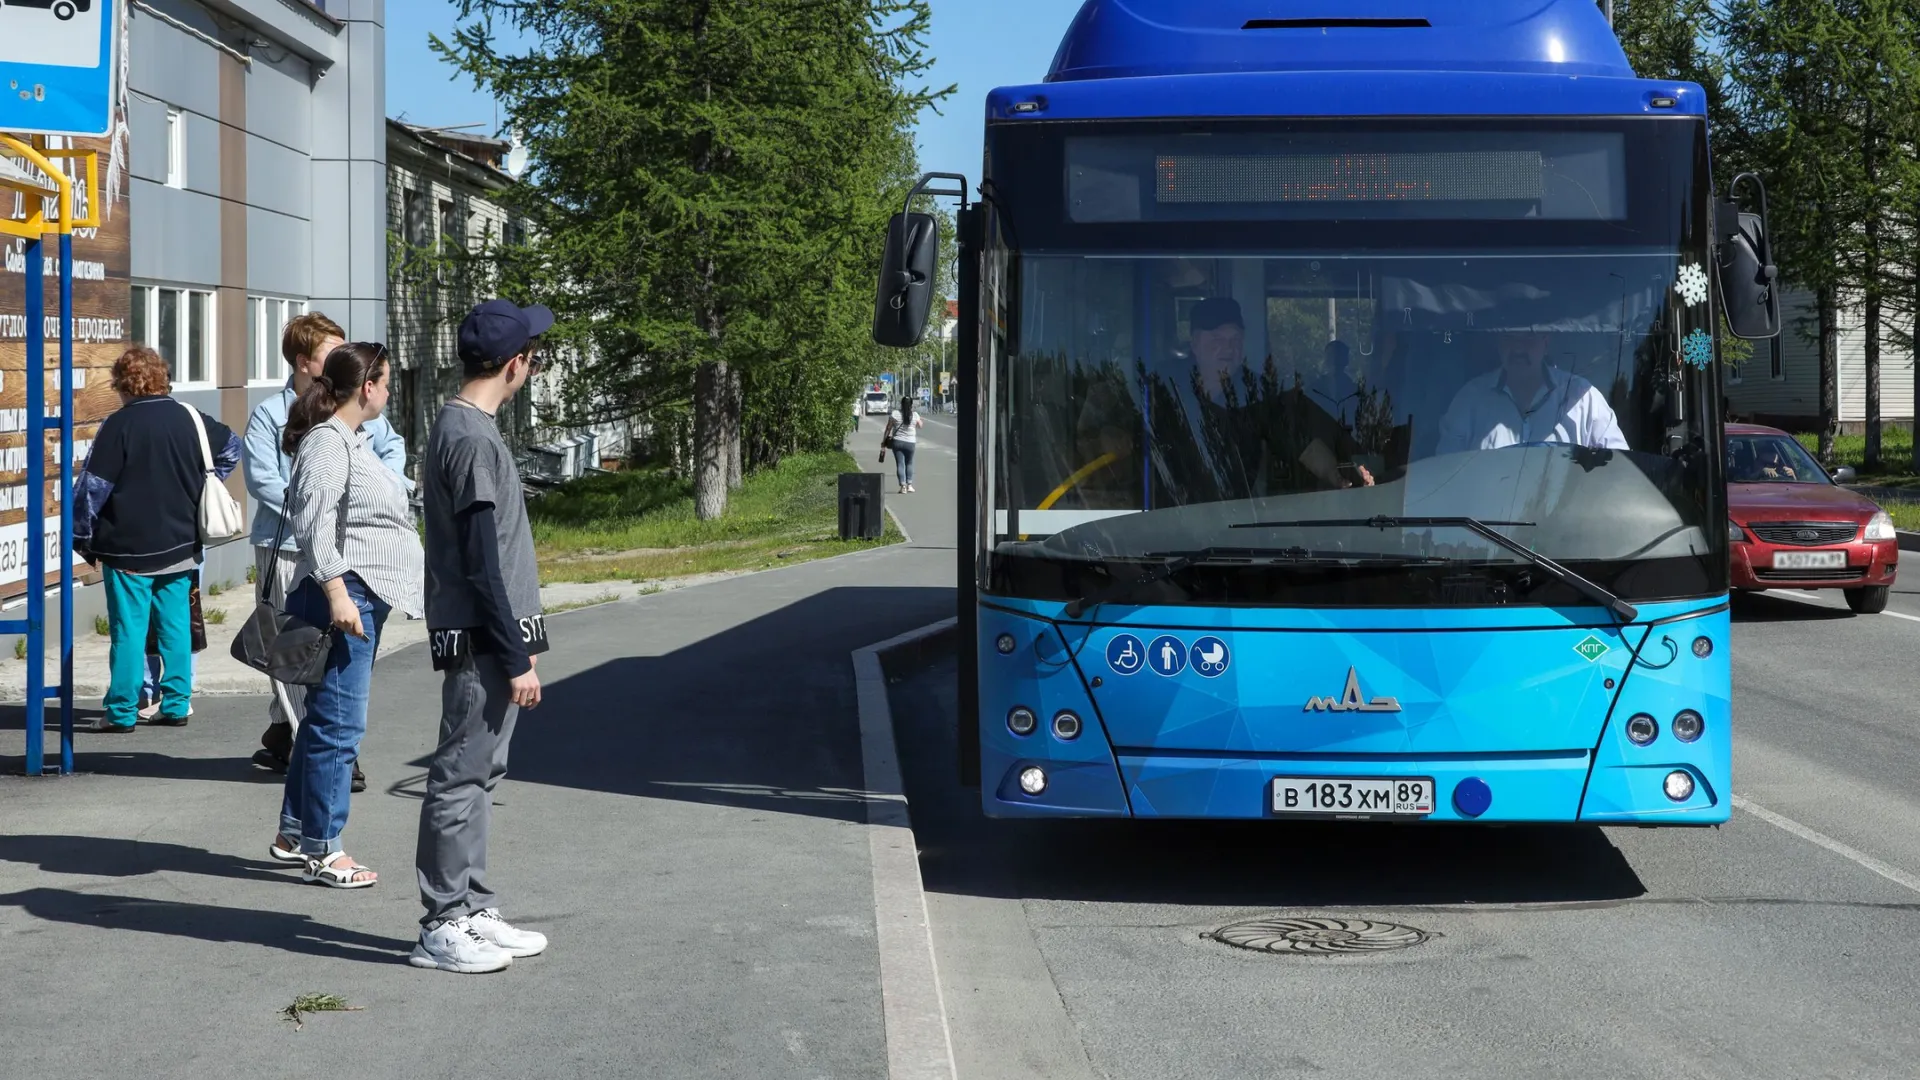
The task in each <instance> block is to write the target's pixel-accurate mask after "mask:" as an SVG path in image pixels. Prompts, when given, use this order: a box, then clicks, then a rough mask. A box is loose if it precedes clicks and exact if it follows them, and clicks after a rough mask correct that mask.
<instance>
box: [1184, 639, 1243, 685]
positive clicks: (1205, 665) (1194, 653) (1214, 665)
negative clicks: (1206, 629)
mask: <svg viewBox="0 0 1920 1080" xmlns="http://www.w3.org/2000/svg"><path fill="white" fill-rule="evenodd" d="M1188 651H1189V653H1190V654H1191V655H1190V657H1189V659H1190V660H1191V661H1192V663H1193V670H1194V671H1196V672H1198V673H1200V674H1201V675H1203V676H1205V677H1206V678H1209V679H1217V678H1219V677H1220V676H1222V675H1225V674H1226V673H1227V665H1228V664H1230V663H1232V662H1233V657H1232V656H1231V655H1230V654H1229V653H1228V652H1227V643H1226V642H1224V641H1221V640H1220V639H1219V638H1217V637H1203V638H1201V639H1200V640H1199V641H1196V642H1194V643H1193V648H1192V649H1190V650H1188Z"/></svg>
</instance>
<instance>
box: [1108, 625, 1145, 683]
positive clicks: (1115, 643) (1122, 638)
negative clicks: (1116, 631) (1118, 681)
mask: <svg viewBox="0 0 1920 1080" xmlns="http://www.w3.org/2000/svg"><path fill="white" fill-rule="evenodd" d="M1146 662H1147V648H1146V646H1144V645H1142V644H1140V639H1139V638H1137V637H1134V636H1133V635H1132V634H1120V635H1118V636H1116V637H1115V638H1114V639H1113V640H1112V641H1109V642H1107V666H1108V667H1110V668H1112V669H1113V673H1114V674H1116V675H1132V674H1133V673H1134V672H1136V671H1139V670H1140V666H1141V665H1142V664H1145V663H1146Z"/></svg>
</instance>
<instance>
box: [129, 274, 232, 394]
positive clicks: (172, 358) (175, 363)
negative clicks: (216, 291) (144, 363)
mask: <svg viewBox="0 0 1920 1080" xmlns="http://www.w3.org/2000/svg"><path fill="white" fill-rule="evenodd" d="M132 316H133V318H132V319H131V320H130V321H131V322H132V324H133V340H134V343H135V344H138V345H145V346H147V347H148V348H150V349H152V350H154V351H155V352H157V353H159V354H160V356H161V357H162V358H163V359H164V360H166V362H167V378H168V379H170V380H172V381H173V382H174V383H175V384H177V385H181V386H210V385H212V384H213V370H214V368H213V362H214V342H213V329H214V306H213V294H212V293H211V292H208V291H206V290H204V289H175V288H169V287H166V286H163V285H135V286H134V287H133V311H132Z"/></svg>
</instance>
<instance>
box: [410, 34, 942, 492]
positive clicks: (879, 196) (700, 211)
mask: <svg viewBox="0 0 1920 1080" xmlns="http://www.w3.org/2000/svg"><path fill="white" fill-rule="evenodd" d="M459 18H460V20H461V25H460V26H459V27H458V28H457V29H456V31H455V33H454V34H453V36H452V39H451V40H450V41H447V42H444V43H437V44H438V45H439V48H440V50H441V52H442V55H443V56H444V57H445V58H446V59H447V60H449V61H450V62H451V63H453V64H454V65H455V66H456V67H458V68H459V69H460V70H462V71H464V72H465V73H467V74H468V75H470V76H471V77H472V78H473V79H474V80H475V82H476V83H477V84H478V85H479V86H481V87H483V88H484V89H486V90H488V91H490V92H491V93H493V94H494V95H496V96H497V97H499V98H500V99H501V101H502V103H503V106H504V111H505V113H506V114H507V117H508V125H509V126H511V127H513V128H514V129H516V130H518V131H519V132H521V134H522V137H523V138H524V139H525V141H526V144H527V146H528V149H529V150H530V152H531V157H532V160H533V162H534V164H533V167H532V169H531V170H530V172H529V173H528V175H527V177H526V179H525V181H524V182H523V184H522V185H521V190H520V192H519V193H518V195H517V201H518V202H519V203H520V205H521V208H523V209H525V210H526V211H527V212H528V213H529V214H530V216H532V217H533V218H534V219H535V222H536V224H537V226H538V235H539V240H538V241H537V243H536V244H535V245H534V246H533V247H532V249H531V250H529V251H527V252H525V253H523V258H522V260H521V262H520V264H519V266H518V268H517V273H518V274H519V277H520V280H522V281H524V282H526V283H527V285H528V286H529V287H530V288H531V289H533V290H534V292H535V293H536V295H538V296H540V297H541V298H542V299H543V300H545V301H547V302H549V303H550V304H551V306H553V307H554V309H555V311H556V313H558V314H559V315H561V317H562V321H561V324H560V326H559V327H558V328H557V332H558V333H560V334H563V335H570V336H571V337H572V338H573V339H574V340H576V341H579V342H581V343H583V344H587V345H590V346H591V348H589V349H587V350H586V352H585V355H586V356H587V357H588V359H587V360H585V361H584V362H582V363H581V364H580V365H579V366H578V367H577V368H576V369H575V370H574V371H572V372H571V374H570V377H569V380H568V383H567V385H566V388H565V394H566V397H567V400H568V401H569V402H570V403H571V404H572V406H573V415H574V416H575V417H577V418H583V419H609V418H613V417H626V418H637V419H640V420H641V421H642V422H644V423H647V424H650V425H652V426H655V427H656V429H659V430H666V431H673V432H677V433H680V435H679V436H678V437H676V438H674V439H673V440H672V441H673V442H674V443H676V444H678V445H679V446H680V447H683V450H682V452H683V453H684V456H685V460H684V461H683V462H682V464H683V465H684V467H685V468H686V469H687V471H688V472H690V473H691V476H692V480H693V488H694V500H695V507H696V511H697V513H698V515H699V517H700V518H702V519H703V520H706V519H711V518H714V517H718V516H719V515H721V514H722V513H724V512H725V509H726V503H727V492H728V489H729V488H730V487H732V486H737V485H738V483H739V482H740V479H741V477H742V475H743V474H744V472H745V471H746V470H747V469H749V468H751V467H753V466H754V465H756V464H763V463H771V462H773V461H777V460H778V457H779V456H780V454H782V453H787V452H792V451H793V450H796V449H801V448H808V449H812V448H823V447H825V446H829V445H835V446H837V445H838V435H839V433H840V432H841V431H843V430H844V420H843V416H844V413H845V412H846V402H847V401H849V400H851V398H852V396H853V393H854V390H855V385H856V382H857V380H858V379H859V377H860V375H861V374H862V372H860V371H859V368H860V367H861V366H862V365H863V363H864V360H865V356H866V354H867V350H866V348H865V347H864V344H863V341H862V339H863V337H864V335H865V319H864V317H863V316H862V315H861V312H862V310H863V309H865V310H869V311H870V308H871V303H872V300H871V297H872V287H873V286H872V281H873V271H874V264H875V263H876V261H877V255H878V248H879V245H878V243H877V241H876V239H875V238H876V237H878V236H881V235H883V234H884V232H883V230H884V223H885V215H886V212H887V204H888V199H889V197H892V198H893V199H894V200H896V201H895V205H897V200H898V198H899V197H900V196H902V195H904V191H901V192H898V193H895V192H893V191H890V190H889V188H890V181H891V180H892V171H893V168H894V165H895V163H896V161H897V159H898V155H899V148H900V146H901V143H902V140H903V139H904V137H905V136H904V132H905V131H906V129H907V127H908V126H909V125H910V124H911V122H912V121H913V119H914V118H915V116H916V115H917V114H918V112H919V110H920V109H921V108H922V107H923V106H925V105H926V104H927V103H928V102H929V101H930V100H931V98H930V95H928V94H927V93H925V92H924V91H920V90H918V89H915V88H913V87H911V86H910V85H909V84H910V82H912V80H914V79H915V77H916V76H917V75H918V74H919V73H921V72H922V71H924V70H925V68H926V67H927V66H928V60H927V59H926V57H925V55H924V52H923V51H922V48H921V44H920V43H921V41H922V39H923V37H924V34H925V31H926V27H927V23H928V13H927V4H926V0H540V2H537V3H536V2H528V0H460V3H459ZM496 20H497V21H499V22H501V23H504V24H506V25H510V26H512V27H513V28H514V29H515V30H517V31H518V32H519V34H520V36H521V37H522V38H523V39H525V40H527V41H528V42H530V45H529V46H528V47H526V48H525V49H523V50H505V49H502V48H500V47H499V46H498V45H497V42H496V40H495V35H494V34H493V33H492V28H493V26H494V24H495V22H496ZM907 145H908V146H909V148H910V145H911V144H910V143H909V144H907ZM689 434H690V437H687V436H688V435H689ZM675 456H676V459H678V458H679V457H680V455H679V454H676V455H675Z"/></svg>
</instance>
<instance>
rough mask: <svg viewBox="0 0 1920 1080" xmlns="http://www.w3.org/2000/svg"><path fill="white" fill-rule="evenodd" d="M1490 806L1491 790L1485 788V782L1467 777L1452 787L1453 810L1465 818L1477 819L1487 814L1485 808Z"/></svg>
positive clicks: (1477, 778)
mask: <svg viewBox="0 0 1920 1080" xmlns="http://www.w3.org/2000/svg"><path fill="white" fill-rule="evenodd" d="M1492 805H1493V789H1492V788H1490V787H1488V786H1487V782H1486V781H1485V780H1482V779H1480V778H1479V777H1477V776H1469V777H1467V778H1466V779H1465V780H1462V781H1460V782H1459V783H1458V784H1456V785H1454V788H1453V806H1454V809H1456V810H1458V811H1460V812H1461V813H1462V814H1465V815H1466V816H1467V817H1479V816H1480V815H1481V814H1484V813H1486V812H1487V807H1489V806H1492Z"/></svg>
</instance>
